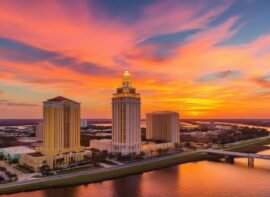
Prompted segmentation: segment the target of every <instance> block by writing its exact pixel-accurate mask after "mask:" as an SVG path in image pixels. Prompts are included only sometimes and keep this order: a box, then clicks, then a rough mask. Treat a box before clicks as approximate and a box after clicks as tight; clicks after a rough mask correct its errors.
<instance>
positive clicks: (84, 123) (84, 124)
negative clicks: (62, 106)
mask: <svg viewBox="0 0 270 197" xmlns="http://www.w3.org/2000/svg"><path fill="white" fill-rule="evenodd" d="M87 126H88V123H87V120H85V119H81V127H87Z"/></svg>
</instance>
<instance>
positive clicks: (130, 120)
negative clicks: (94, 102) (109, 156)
mask: <svg viewBox="0 0 270 197" xmlns="http://www.w3.org/2000/svg"><path fill="white" fill-rule="evenodd" d="M140 121H141V99H140V94H138V93H136V89H135V88H134V87H132V85H131V81H130V75H129V73H128V71H126V72H125V73H124V76H123V83H122V86H121V87H119V88H117V90H116V93H115V94H113V98H112V151H113V152H121V153H122V154H129V153H133V152H135V153H140V150H141V128H140Z"/></svg>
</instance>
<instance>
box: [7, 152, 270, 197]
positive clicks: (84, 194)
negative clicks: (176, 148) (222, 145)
mask: <svg viewBox="0 0 270 197" xmlns="http://www.w3.org/2000/svg"><path fill="white" fill-rule="evenodd" d="M260 154H270V150H267V151H262V152H260ZM269 180H270V161H267V160H261V159H255V166H254V167H253V168H248V165H247V159H246V158H237V159H235V163H234V164H228V163H225V162H212V161H211V162H210V161H201V162H196V163H187V164H182V165H178V166H174V167H170V168H165V169H161V170H157V171H152V172H147V173H144V174H141V175H133V176H129V177H124V178H119V179H115V180H111V181H104V182H101V183H93V184H86V185H80V186H74V187H66V188H54V189H47V190H39V191H33V192H27V193H19V194H13V195H9V197H62V196H64V197H75V196H76V197H88V196H98V197H107V196H115V197H133V196H134V197H135V196H139V197H148V196H151V197H152V196H154V197H159V196H160V197H161V196H162V197H163V196H181V197H185V196H200V197H201V196H221V197H222V196H245V197H246V196H254V197H255V196H256V197H258V196H260V197H261V196H262V197H264V196H269V193H270V183H269Z"/></svg>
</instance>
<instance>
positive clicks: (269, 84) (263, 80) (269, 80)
mask: <svg viewBox="0 0 270 197" xmlns="http://www.w3.org/2000/svg"><path fill="white" fill-rule="evenodd" d="M255 82H256V83H258V84H259V85H260V86H262V87H264V88H270V74H268V75H265V76H262V77H259V78H256V79H255Z"/></svg>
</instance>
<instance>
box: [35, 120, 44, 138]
mask: <svg viewBox="0 0 270 197" xmlns="http://www.w3.org/2000/svg"><path fill="white" fill-rule="evenodd" d="M36 139H37V140H43V123H42V122H39V123H38V124H37V125H36Z"/></svg>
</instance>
